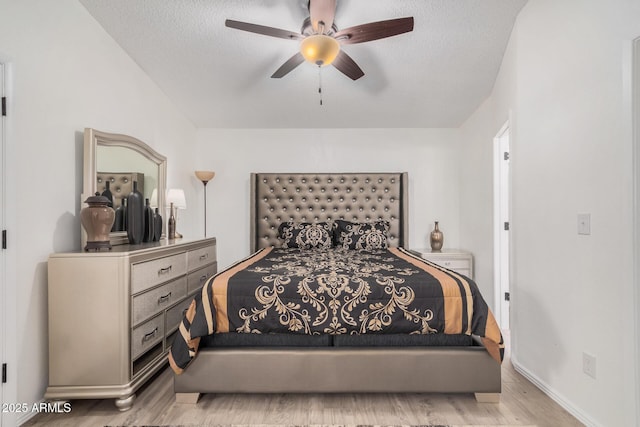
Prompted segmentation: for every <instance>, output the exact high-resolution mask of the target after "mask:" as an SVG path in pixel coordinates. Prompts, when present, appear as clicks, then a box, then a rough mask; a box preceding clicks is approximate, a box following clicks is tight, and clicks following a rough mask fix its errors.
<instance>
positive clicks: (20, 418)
mask: <svg viewBox="0 0 640 427" xmlns="http://www.w3.org/2000/svg"><path fill="white" fill-rule="evenodd" d="M45 402H46V400H44V399H40V400H38V401H37V402H34V403H32V404H30V405H29V406H30V407H33V405H40V404H41V403H45ZM36 415H38V412H36V411H27V412H23V413H21V414H20V415H19V416H18V418H17V419H16V425H19V426H21V425H22V424H25V423H26V422H27V421H29V420H30V419H31V418H33V417H35V416H36Z"/></svg>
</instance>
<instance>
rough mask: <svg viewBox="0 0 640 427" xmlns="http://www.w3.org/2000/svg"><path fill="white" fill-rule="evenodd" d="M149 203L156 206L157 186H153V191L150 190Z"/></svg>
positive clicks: (153, 206)
mask: <svg viewBox="0 0 640 427" xmlns="http://www.w3.org/2000/svg"><path fill="white" fill-rule="evenodd" d="M149 205H150V206H151V207H152V208H157V207H158V189H157V188H154V189H153V191H152V192H151V199H149Z"/></svg>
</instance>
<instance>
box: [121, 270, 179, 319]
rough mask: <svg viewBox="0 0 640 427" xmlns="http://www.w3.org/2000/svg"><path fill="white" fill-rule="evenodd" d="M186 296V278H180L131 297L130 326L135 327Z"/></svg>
mask: <svg viewBox="0 0 640 427" xmlns="http://www.w3.org/2000/svg"><path fill="white" fill-rule="evenodd" d="M186 296H187V278H186V277H185V276H183V277H180V278H179V279H176V280H174V281H172V282H169V283H165V284H164V285H162V286H160V287H157V288H154V289H151V290H148V291H147V292H145V293H142V294H138V295H136V296H135V297H133V307H132V310H131V311H132V324H133V325H134V326H135V325H137V324H138V323H140V322H142V321H143V320H145V319H148V318H149V317H151V316H153V315H155V314H157V313H160V312H162V310H164V309H165V308H167V307H171V305H172V304H175V303H176V302H178V301H180V300H181V299H183V298H184V297H186Z"/></svg>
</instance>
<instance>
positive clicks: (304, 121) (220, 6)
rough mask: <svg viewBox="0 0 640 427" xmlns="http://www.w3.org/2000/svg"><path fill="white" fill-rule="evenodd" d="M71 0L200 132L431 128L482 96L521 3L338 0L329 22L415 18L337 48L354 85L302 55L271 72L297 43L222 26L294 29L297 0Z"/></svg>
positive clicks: (302, 2) (464, 113)
mask: <svg viewBox="0 0 640 427" xmlns="http://www.w3.org/2000/svg"><path fill="white" fill-rule="evenodd" d="M80 2H81V3H82V4H83V5H84V6H85V7H86V9H87V10H88V11H89V13H91V15H92V16H93V17H94V18H95V19H96V20H97V21H98V22H99V23H100V25H102V27H104V29H105V30H106V31H107V32H108V33H109V34H110V35H111V36H112V37H113V38H114V39H115V40H116V42H117V43H118V44H119V45H120V46H122V48H123V49H124V50H125V51H126V52H127V53H128V54H129V55H130V56H131V57H132V58H133V59H134V60H135V61H136V62H137V63H138V64H139V65H140V67H141V68H142V69H143V70H144V71H145V72H146V73H147V74H148V75H149V76H150V77H151V78H152V79H153V80H154V81H155V82H156V83H157V84H158V86H159V87H160V88H161V89H162V90H163V91H164V92H165V93H166V94H167V95H168V97H169V98H170V99H171V100H172V101H173V102H174V104H175V105H176V106H177V108H179V109H180V110H181V111H182V112H183V113H184V114H185V115H186V116H187V117H188V118H189V119H190V120H191V121H192V122H193V123H194V124H195V125H196V126H197V127H199V128H209V127H213V128H220V127H221V128H300V127H303V128H345V127H346V128H361V127H364V128H389V127H390V128H394V127H420V128H438V127H458V126H459V125H460V124H462V123H463V122H464V121H465V120H466V119H467V118H468V117H469V115H470V114H471V113H472V112H473V111H474V110H475V109H476V108H477V107H478V106H479V105H480V104H481V103H482V101H484V99H486V97H487V96H488V95H489V94H490V93H491V89H492V87H493V84H494V82H495V78H496V75H497V73H498V69H499V67H500V63H501V60H502V56H503V54H504V50H505V47H506V45H507V42H508V39H509V36H510V34H511V30H512V28H513V24H514V21H515V18H516V16H517V14H518V13H519V11H520V10H521V9H522V7H523V6H524V4H525V3H526V0H394V1H389V0H338V6H337V11H336V19H335V22H336V25H337V26H338V29H340V28H347V27H351V26H354V25H359V24H364V23H367V22H372V21H380V20H385V19H392V18H399V17H405V16H413V17H414V18H415V27H414V31H413V32H410V33H406V34H402V35H399V36H395V37H392V38H388V39H383V40H376V41H372V42H367V43H362V44H356V45H348V46H344V47H343V49H344V50H345V52H346V53H347V54H349V55H350V56H351V57H352V58H353V59H354V60H355V61H356V63H357V64H358V65H359V66H360V67H361V68H362V70H363V71H364V72H365V76H364V77H362V78H361V79H359V80H357V81H352V80H351V79H349V78H347V77H346V76H344V75H343V74H342V73H340V72H339V71H338V70H336V69H335V68H333V67H331V66H329V67H326V68H322V69H321V70H320V71H319V70H318V68H317V67H316V66H313V65H311V64H307V63H305V64H302V65H300V66H299V67H298V68H296V69H295V70H293V71H292V72H291V73H289V74H288V75H286V76H285V77H284V78H282V79H272V78H270V76H271V74H272V73H273V72H274V71H275V70H276V69H278V67H280V65H281V64H282V63H284V62H285V61H286V60H287V59H289V58H290V57H291V56H292V55H293V54H294V53H295V52H296V51H297V49H298V42H296V41H291V40H284V39H279V38H271V37H267V36H262V35H258V34H252V33H247V32H244V31H238V30H234V29H231V28H227V27H225V25H224V21H225V19H227V18H229V19H234V20H238V21H245V22H251V23H255V24H260V25H267V26H273V27H277V28H281V29H285V30H291V31H295V32H299V31H300V28H301V26H302V22H303V20H304V18H306V17H307V16H308V11H307V1H306V0H288V1H286V0H233V1H229V0H227V1H225V0H153V1H149V0H80ZM320 81H321V82H322V93H323V96H322V97H323V105H322V106H321V105H320V103H319V94H318V85H319V83H320Z"/></svg>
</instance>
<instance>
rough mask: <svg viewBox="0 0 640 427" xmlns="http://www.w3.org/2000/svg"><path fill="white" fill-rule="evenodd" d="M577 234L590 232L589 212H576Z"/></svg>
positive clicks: (588, 233) (586, 234)
mask: <svg viewBox="0 0 640 427" xmlns="http://www.w3.org/2000/svg"><path fill="white" fill-rule="evenodd" d="M578 234H583V235H585V236H588V235H590V234H591V214H588V213H587V214H578Z"/></svg>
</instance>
